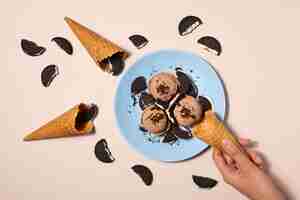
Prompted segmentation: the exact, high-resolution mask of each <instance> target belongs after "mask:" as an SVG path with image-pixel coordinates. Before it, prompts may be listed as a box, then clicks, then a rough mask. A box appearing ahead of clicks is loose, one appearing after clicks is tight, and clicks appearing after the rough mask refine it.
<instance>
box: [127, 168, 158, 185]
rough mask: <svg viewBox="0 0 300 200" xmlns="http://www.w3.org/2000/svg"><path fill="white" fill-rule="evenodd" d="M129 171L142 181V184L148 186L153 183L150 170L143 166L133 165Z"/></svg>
mask: <svg viewBox="0 0 300 200" xmlns="http://www.w3.org/2000/svg"><path fill="white" fill-rule="evenodd" d="M131 169H132V170H133V171H134V172H135V173H136V174H137V175H138V176H139V177H140V178H141V179H142V180H143V182H144V183H145V184H146V185H147V186H150V185H151V184H152V182H153V174H152V172H151V170H150V169H149V168H148V167H146V166H144V165H134V166H133V167H131Z"/></svg>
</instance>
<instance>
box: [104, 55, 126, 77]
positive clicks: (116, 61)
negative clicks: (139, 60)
mask: <svg viewBox="0 0 300 200" xmlns="http://www.w3.org/2000/svg"><path fill="white" fill-rule="evenodd" d="M108 62H109V71H111V72H112V75H113V76H118V75H120V74H121V73H122V72H123V70H124V67H125V62H124V60H123V55H122V53H115V54H114V55H112V56H111V57H110V58H109V59H108Z"/></svg>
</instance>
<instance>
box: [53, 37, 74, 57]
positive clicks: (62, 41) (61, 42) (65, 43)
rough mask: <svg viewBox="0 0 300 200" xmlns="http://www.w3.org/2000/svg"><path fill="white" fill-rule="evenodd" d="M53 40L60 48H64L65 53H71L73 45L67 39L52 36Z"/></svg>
mask: <svg viewBox="0 0 300 200" xmlns="http://www.w3.org/2000/svg"><path fill="white" fill-rule="evenodd" d="M51 41H53V42H55V43H56V44H57V45H58V46H59V47H60V48H61V49H62V50H64V51H65V52H66V53H67V54H69V55H72V54H73V46H72V44H71V42H69V40H67V39H66V38H63V37H54V38H52V40H51Z"/></svg>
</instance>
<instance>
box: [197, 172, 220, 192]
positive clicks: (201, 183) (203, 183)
mask: <svg viewBox="0 0 300 200" xmlns="http://www.w3.org/2000/svg"><path fill="white" fill-rule="evenodd" d="M192 178H193V181H194V183H195V184H196V185H197V186H198V187H199V188H205V189H211V188H213V187H215V186H216V185H217V184H218V181H216V180H215V179H212V178H209V177H203V176H196V175H192Z"/></svg>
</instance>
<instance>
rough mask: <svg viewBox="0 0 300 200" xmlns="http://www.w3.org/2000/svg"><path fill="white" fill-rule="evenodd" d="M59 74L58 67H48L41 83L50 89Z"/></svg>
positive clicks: (44, 71)
mask: <svg viewBox="0 0 300 200" xmlns="http://www.w3.org/2000/svg"><path fill="white" fill-rule="evenodd" d="M58 74H59V70H58V67H57V66H56V65H48V66H46V67H45V68H44V69H43V71H42V73H41V81H42V84H43V86H45V87H49V86H50V84H51V83H52V81H53V79H54V78H55V77H56V76H57V75H58Z"/></svg>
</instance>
